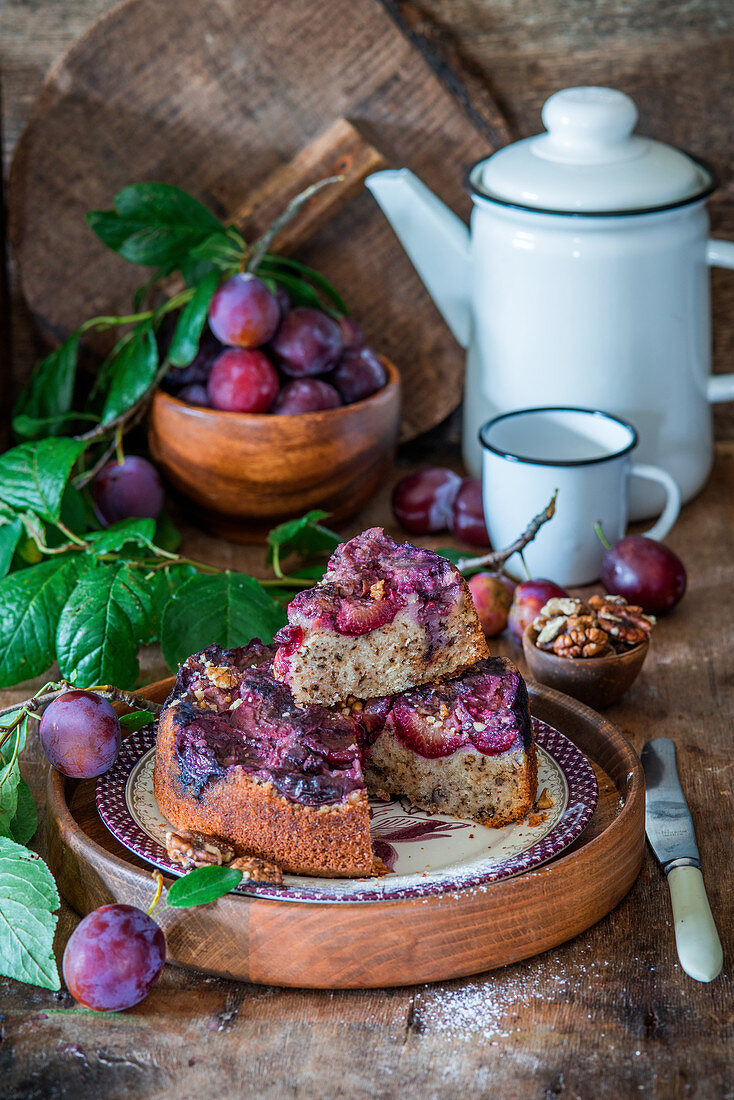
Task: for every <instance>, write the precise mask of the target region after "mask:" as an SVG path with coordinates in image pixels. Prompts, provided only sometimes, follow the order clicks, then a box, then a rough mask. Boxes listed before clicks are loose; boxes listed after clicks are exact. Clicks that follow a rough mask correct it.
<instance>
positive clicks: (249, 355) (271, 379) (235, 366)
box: [207, 348, 279, 413]
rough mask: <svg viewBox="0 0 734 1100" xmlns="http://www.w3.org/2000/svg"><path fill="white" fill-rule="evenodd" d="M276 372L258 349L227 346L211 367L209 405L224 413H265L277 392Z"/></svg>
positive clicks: (208, 385)
mask: <svg viewBox="0 0 734 1100" xmlns="http://www.w3.org/2000/svg"><path fill="white" fill-rule="evenodd" d="M278 386H279V382H278V374H277V372H276V370H275V367H274V366H273V364H272V363H271V362H270V360H269V359H268V357H267V355H264V354H263V352H261V351H248V350H246V349H245V348H227V350H226V351H223V352H222V354H221V355H220V356H219V358H218V359H217V361H216V362H215V364H214V366H213V367H212V371H211V374H210V375H209V381H208V382H207V393H208V395H209V401H210V402H211V405H212V408H215V409H222V410H223V411H225V412H243V413H264V412H267V411H268V410H269V409H270V407H271V405H272V404H273V401H275V398H276V396H277V393H278Z"/></svg>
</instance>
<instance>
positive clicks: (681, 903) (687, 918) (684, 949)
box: [668, 867, 724, 982]
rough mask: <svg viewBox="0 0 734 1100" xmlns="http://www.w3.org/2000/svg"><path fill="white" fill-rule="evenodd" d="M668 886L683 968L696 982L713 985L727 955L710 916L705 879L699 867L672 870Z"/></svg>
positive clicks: (676, 941)
mask: <svg viewBox="0 0 734 1100" xmlns="http://www.w3.org/2000/svg"><path fill="white" fill-rule="evenodd" d="M668 886H669V887H670V898H671V901H672V902H673V920H674V921H675V945H676V947H677V948H678V958H679V959H680V964H681V966H682V967H683V969H684V970H685V972H686V974H690V976H691V977H692V978H695V979H696V981H697V982H712V981H713V980H714V978H715V977H716V975H717V974H719V973H720V971H721V967H722V965H723V962H724V953H723V951H722V949H721V940H720V939H719V933H718V932H717V931H716V925H715V924H714V918H713V917H712V916H711V908H710V906H709V899H708V898H707V897H706V887H705V886H704V884H703V875H702V874H701V872H700V871H699V869H698V867H672V868H671V869H670V871H669V872H668Z"/></svg>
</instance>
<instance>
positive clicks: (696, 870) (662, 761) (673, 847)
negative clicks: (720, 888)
mask: <svg viewBox="0 0 734 1100" xmlns="http://www.w3.org/2000/svg"><path fill="white" fill-rule="evenodd" d="M640 759H641V760H642V768H643V770H644V772H645V832H646V833H647V839H648V841H649V842H650V847H651V848H652V850H653V852H654V853H655V856H656V857H657V860H658V862H659V863H660V866H661V867H662V869H663V871H664V872H665V874H666V876H667V879H668V886H669V887H670V899H671V901H672V903H673V920H674V922H675V943H676V947H677V948H678V958H679V959H680V964H681V966H682V967H683V969H684V970H685V972H686V974H689V975H690V976H691V977H692V978H695V979H696V981H697V982H712V981H713V980H714V978H715V977H716V975H717V974H719V972H720V971H721V967H722V965H723V961H724V954H723V951H722V949H721V940H720V939H719V934H718V932H717V931H716V925H715V924H714V918H713V917H712V915H711V908H710V906H709V901H708V898H707V897H706V887H705V886H704V884H703V875H702V874H701V860H700V856H699V854H698V848H697V847H696V835H695V833H694V831H693V821H692V820H691V814H690V811H689V809H688V806H687V804H686V800H685V798H684V796H683V791H682V790H681V785H680V780H679V779H678V769H677V768H676V763H675V744H674V742H673V741H671V740H670V738H669V737H654V738H653V739H652V741H648V742H647V743H646V745H645V746H644V747H643V749H642V753H641V754H640Z"/></svg>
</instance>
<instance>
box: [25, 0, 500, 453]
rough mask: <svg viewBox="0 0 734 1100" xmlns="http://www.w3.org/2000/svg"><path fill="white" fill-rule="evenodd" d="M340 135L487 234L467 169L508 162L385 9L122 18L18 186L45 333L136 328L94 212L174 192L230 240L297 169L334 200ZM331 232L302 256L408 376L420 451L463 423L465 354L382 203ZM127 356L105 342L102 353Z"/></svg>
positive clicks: (132, 0)
mask: <svg viewBox="0 0 734 1100" xmlns="http://www.w3.org/2000/svg"><path fill="white" fill-rule="evenodd" d="M172 26H175V27H176V34H175V35H172V34H171V27H172ZM326 42H328V43H329V48H328V51H327V50H325V49H324V43H326ZM162 87H165V89H166V95H165V97H163V96H161V88H162ZM340 119H346V120H347V121H349V122H352V123H353V124H354V125H355V126H356V127H358V128H359V130H360V131H361V133H362V135H363V137H364V138H365V140H366V141H367V142H368V143H369V144H370V145H371V146H373V147H374V150H373V153H372V156H371V157H369V156H365V157H364V158H363V159H364V163H365V166H366V165H368V164H369V163H370V160H371V161H372V162H376V157H377V155H381V156H382V157H384V159H385V162H386V163H389V164H390V165H392V166H395V167H399V166H401V165H406V166H408V167H409V168H411V169H413V171H415V172H416V173H417V174H418V175H419V176H421V177H422V178H423V179H425V181H426V183H427V184H428V185H429V187H431V188H433V189H434V190H435V191H436V192H438V194H439V195H441V196H442V197H443V198H444V199H445V200H446V201H447V202H449V203H450V204H451V205H453V206H454V207H456V208H457V209H458V210H459V211H460V212H461V213H462V214H463V215H464V216H465V217H467V216H468V213H469V208H470V202H469V199H468V196H467V195H466V194H465V192H464V189H463V184H462V166H466V165H467V164H469V163H471V162H472V161H474V160H476V159H477V157H479V156H481V155H483V154H484V153H488V152H490V151H491V148H490V146H489V145H488V142H487V139H486V137H485V135H484V134H483V133H482V132H481V131H480V130H479V129H478V128H477V126H476V125H475V123H474V122H473V120H472V119H471V117H470V116H469V115H468V114H467V113H466V112H465V111H464V110H463V109H462V107H461V105H460V104H459V103H458V102H457V101H456V100H455V99H454V98H453V97H452V96H451V95H450V94H449V93H448V91H447V90H446V88H445V87H444V84H443V83H442V82H441V81H440V80H439V79H438V77H437V76H436V75H435V73H434V71H433V70H432V68H431V67H430V66H429V65H428V64H427V63H426V61H425V60H424V58H423V57H422V55H421V54H420V52H419V51H418V50H416V49H415V48H414V47H413V46H412V44H411V42H410V41H409V39H408V38H407V37H405V36H404V35H403V34H402V33H401V32H400V31H399V29H398V28H397V26H396V25H395V23H394V22H393V20H391V19H390V17H389V15H388V14H387V13H386V12H385V10H384V8H383V7H382V5H381V4H380V3H379V2H378V0H360V2H359V4H357V5H354V4H353V3H352V0H330V2H329V3H328V4H323V3H322V2H321V0H300V2H299V3H298V4H294V3H292V2H290V0H248V3H246V4H233V3H231V0H214V2H213V3H209V4H206V5H202V4H201V3H200V2H199V0H126V2H125V3H123V4H120V5H119V6H118V7H116V8H114V9H113V10H112V11H111V12H110V13H109V14H108V15H106V16H104V17H103V18H102V19H101V20H100V21H99V22H98V23H96V24H95V25H94V26H93V27H92V28H91V29H90V30H89V32H88V33H87V34H86V35H85V36H83V37H82V38H81V39H79V41H78V42H76V43H75V44H74V46H73V47H72V48H71V49H70V51H69V52H68V53H67V54H66V56H65V57H64V58H63V59H62V60H61V62H60V63H59V64H58V65H57V66H56V68H55V69H54V70H53V71H52V73H51V74H50V76H49V78H48V79H47V81H46V83H45V84H44V86H43V88H42V90H41V93H40V95H39V98H38V100H37V102H36V104H35V106H34V109H33V113H32V115H31V118H30V120H29V122H28V125H27V126H26V129H25V131H24V133H23V136H22V137H21V139H20V142H19V143H18V146H17V148H16V150H15V156H14V158H13V163H12V167H11V172H10V185H9V193H8V208H9V236H10V240H11V243H12V246H13V253H14V256H15V259H16V262H17V264H18V267H19V271H20V278H21V284H22V288H23V292H24V295H25V298H26V301H27V303H28V304H29V306H30V308H31V310H32V312H33V314H34V316H35V318H36V320H37V321H38V323H39V325H40V326H41V327H42V329H43V331H44V332H45V333H46V334H47V335H48V336H49V337H50V338H51V339H53V340H58V339H59V338H61V337H63V336H64V335H65V334H66V333H68V332H69V331H71V330H72V329H73V328H76V327H77V326H78V325H79V324H80V323H81V322H82V321H83V320H84V319H85V318H87V317H88V316H89V315H90V314H92V315H95V314H124V313H127V312H128V311H129V308H130V302H131V300H132V296H133V294H134V291H135V288H136V287H138V286H139V285H140V284H141V282H144V281H145V278H146V273H145V272H144V271H143V272H141V270H140V269H139V268H136V267H135V266H134V265H131V264H128V263H126V261H124V260H122V259H121V258H120V257H119V256H117V255H116V254H115V253H113V252H112V251H110V250H109V249H107V248H106V247H105V246H104V245H103V244H102V242H101V241H99V240H98V239H97V238H96V237H95V236H94V234H93V233H92V232H91V231H90V229H89V228H88V226H87V225H86V223H85V220H84V215H85V213H86V212H87V211H88V210H93V209H99V208H108V207H109V206H110V205H111V200H112V198H113V196H114V195H115V194H116V193H117V192H118V191H119V190H120V189H121V188H122V187H124V186H126V185H127V184H129V183H131V182H136V181H142V180H158V181H163V182H166V183H171V184H176V185H178V186H180V187H184V188H185V189H186V190H187V191H189V192H191V193H192V194H194V195H195V196H196V197H197V198H198V199H200V200H201V201H203V202H204V203H205V204H206V205H207V206H209V207H210V208H211V209H213V210H214V211H215V212H216V213H217V214H218V215H220V216H221V217H222V218H223V219H224V220H225V221H229V220H230V219H231V218H232V217H235V218H236V216H237V214H238V213H241V212H242V211H243V210H244V211H247V210H248V203H249V201H250V200H251V198H252V195H253V193H255V194H256V195H259V196H260V197H261V198H262V196H263V194H266V195H267V194H268V193H270V192H272V190H273V188H272V186H271V183H272V180H273V178H275V179H279V180H281V181H282V176H283V172H284V165H287V164H289V163H290V164H293V163H296V164H298V165H299V167H300V169H301V170H303V168H304V163H305V165H306V167H307V168H308V169H309V174H310V178H307V179H299V180H298V181H297V186H296V187H295V188H294V190H298V189H299V188H300V187H302V186H303V184H304V183H307V182H308V183H312V182H316V180H317V179H318V178H319V164H320V160H319V158H318V157H315V158H313V157H310V156H309V155H308V154H307V153H305V150H307V149H308V147H309V146H312V144H313V143H314V142H318V141H320V140H323V135H324V132H325V131H328V130H329V128H330V127H333V125H334V124H335V123H336V122H338V121H339V120H340ZM328 170H329V173H330V174H331V172H332V171H333V169H332V168H331V167H329V169H328ZM311 173H312V174H311ZM278 190H279V191H281V192H282V191H283V187H282V185H281V186H280V187H279V188H278ZM335 190H336V188H334V191H335ZM344 190H345V194H353V190H350V188H349V186H348V184H345V189H344ZM332 194H333V191H332V189H330V192H329V193H328V194H327V193H326V192H323V193H322V194H321V195H320V196H319V197H318V198H317V199H316V200H314V203H313V205H312V207H311V209H317V210H318V208H319V206H320V205H324V204H326V202H327V201H330V199H331V195H332ZM264 205H265V207H266V209H267V208H268V203H267V202H266V203H265V204H264ZM272 205H273V204H270V209H271V210H272ZM326 213H327V210H326V209H324V214H326ZM330 213H331V216H330V217H328V220H323V219H316V220H314V221H313V223H312V224H311V225H310V228H311V229H312V230H313V231H312V233H311V235H310V236H309V239H308V241H307V242H305V243H304V244H303V245H302V246H301V247H300V248H299V249H298V250H297V255H298V257H299V259H301V260H303V261H304V262H305V263H307V264H309V265H310V266H312V267H314V268H316V269H317V270H318V271H320V272H321V273H322V274H323V275H325V276H326V278H328V279H329V280H330V281H331V282H332V284H333V285H334V286H336V287H338V289H339V291H340V293H341V294H342V295H343V297H344V299H345V301H346V302H347V303H348V305H349V308H350V310H351V311H352V312H353V314H354V316H355V317H356V318H357V319H358V320H359V322H360V324H362V325H363V327H364V330H365V335H366V338H367V341H368V343H369V344H371V345H372V346H374V347H375V348H376V349H377V350H378V351H379V352H380V353H381V354H384V355H385V356H387V357H388V358H389V359H391V360H392V361H393V362H394V363H395V365H396V366H397V367H398V370H400V372H401V374H402V376H403V381H404V387H405V392H406V394H408V395H409V397H410V400H409V401H406V403H405V406H404V415H403V423H402V437H403V438H404V439H412V438H413V437H414V436H416V435H417V434H419V433H420V432H423V431H426V430H427V429H429V428H432V427H434V426H435V425H436V424H438V423H439V422H440V421H441V420H443V419H445V417H446V416H448V415H449V414H450V413H451V412H452V411H453V410H454V409H455V408H456V406H457V405H458V404H459V401H460V399H461V391H462V378H463V358H464V357H463V352H462V351H461V349H460V348H459V347H458V346H457V344H456V341H455V340H454V338H453V337H452V335H451V333H450V332H449V331H448V329H447V326H446V325H445V324H444V322H443V320H442V319H441V317H440V315H439V313H438V311H437V309H436V307H435V306H434V305H433V302H432V301H431V300H430V298H429V296H428V295H427V294H426V292H425V289H424V288H423V284H422V283H421V281H420V279H419V277H418V275H417V274H416V272H415V271H414V270H413V268H412V266H411V264H410V261H409V260H408V259H407V257H406V256H405V255H404V254H403V252H402V249H401V248H400V247H399V246H398V245H397V243H396V240H395V236H394V234H393V231H392V229H391V227H390V225H389V224H388V222H387V220H386V219H385V217H384V215H383V214H382V212H381V211H380V209H379V207H378V206H377V204H376V202H375V201H374V199H373V198H372V196H371V195H370V194H369V193H368V192H367V191H366V190H365V189H364V188H360V190H359V192H358V193H356V194H353V198H352V199H351V201H350V202H348V203H346V204H345V205H344V206H343V208H342V209H341V210H334V209H331V211H330ZM320 221H323V224H319V223H320ZM256 228H257V230H261V229H262V228H263V227H262V226H261V225H258V226H257V227H256ZM286 243H288V241H287V239H286ZM72 262H73V264H74V278H73V279H69V278H67V277H66V274H67V272H68V268H69V264H70V263H72ZM141 275H142V279H141ZM109 342H110V341H109V336H108V337H94V338H92V337H91V336H90V339H89V343H90V344H93V346H95V349H96V350H100V351H104V350H106V349H107V347H108V346H109Z"/></svg>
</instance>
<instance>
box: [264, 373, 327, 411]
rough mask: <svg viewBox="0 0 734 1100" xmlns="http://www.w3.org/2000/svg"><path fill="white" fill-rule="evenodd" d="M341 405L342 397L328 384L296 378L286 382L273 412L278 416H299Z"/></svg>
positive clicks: (313, 379)
mask: <svg viewBox="0 0 734 1100" xmlns="http://www.w3.org/2000/svg"><path fill="white" fill-rule="evenodd" d="M341 403H342V399H341V397H340V396H339V394H338V393H337V391H336V390H335V389H334V387H333V386H330V385H329V383H328V382H322V381H321V379H319V378H294V379H293V381H292V382H286V384H285V385H284V386H283V389H282V390H281V391H280V393H279V394H278V396H277V398H276V399H275V404H274V405H273V412H274V414H275V415H276V416H298V414H299V413H308V412H321V411H322V410H323V409H336V408H338V407H339V405H341Z"/></svg>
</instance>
